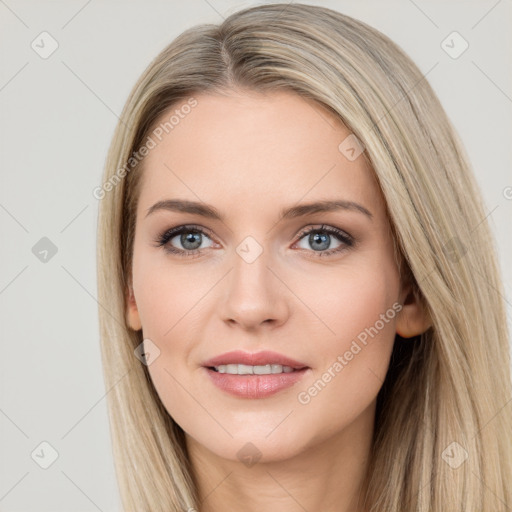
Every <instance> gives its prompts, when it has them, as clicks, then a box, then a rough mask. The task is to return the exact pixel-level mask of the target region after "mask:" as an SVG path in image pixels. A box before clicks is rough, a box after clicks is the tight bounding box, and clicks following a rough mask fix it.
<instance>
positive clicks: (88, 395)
mask: <svg viewBox="0 0 512 512" xmlns="http://www.w3.org/2000/svg"><path fill="white" fill-rule="evenodd" d="M257 3H262V2H237V1H227V0H208V1H206V0H191V1H188V2H177V1H169V0H167V1H158V0H151V1H144V2H143V1H138V2H135V1H131V2H126V1H125V2H121V1H113V0H108V1H105V0H104V1H102V2H99V1H97V0H96V1H91V0H89V1H69V0H67V1H52V2H49V1H39V2H37V1H30V2H29V1H24V2H22V1H18V0H5V1H3V0H0V48H1V54H0V57H1V66H0V108H1V117H0V148H1V170H0V172H1V188H0V228H1V234H2V250H1V251H0V258H1V260H0V269H1V274H0V315H1V318H0V326H1V335H2V356H1V358H0V364H1V371H0V379H1V388H0V389H1V394H0V434H1V435H0V461H1V462H0V463H1V471H0V510H2V511H38V512H44V511H50V510H51V511H71V510H72V511H96V510H101V511H114V510H120V501H119V497H118V493H117V487H116V483H115V478H114V471H113V462H112V455H111V449H110V438H109V432H108V423H107V411H106V404H105V389H104V383H103V377H102V373H101V361H100V351H99V336H98V321H97V303H96V298H95V297H96V276H95V272H96V270H95V256H96V255H95V245H96V241H95V236H96V221H97V207H98V202H97V200H96V199H95V198H94V197H93V195H92V191H93V189H94V188H95V187H96V186H98V185H99V184H100V182H101V172H102V168H103V164H104V160H105V156H106V152H107V148H108V145H109V143H110V139H111V136H112V134H113V130H114V126H115V123H116V121H117V116H118V115H119V114H120V112H121V109H122V106H123V104H124V102H125V100H126V98H127V95H128V93H129V90H130V89H131V87H132V85H133V84H134V83H135V81H136V79H137V78H138V76H139V75H140V73H141V72H142V71H143V70H144V68H145V67H146V66H147V64H148V63H149V62H150V60H151V59H152V58H153V57H154V56H156V54H157V53H158V52H159V51H160V50H161V49H162V48H163V47H164V46H165V45H167V44H168V43H169V42H170V41H171V40H172V39H173V38H174V37H175V36H177V35H178V34H179V33H180V32H182V31H183V30H184V29H185V28H188V27H189V26H192V25H195V24H198V23H204V22H210V23H218V22H220V21H221V20H222V18H224V17H226V16H227V15H229V14H231V13H232V12H234V11H236V10H238V9H239V8H242V7H247V6H250V5H256V4H257ZM306 3H310V4H316V5H323V6H326V7H331V8H334V9H337V10H339V11H341V12H343V13H346V14H349V15H351V16H354V17H356V18H358V19H360V20H362V21H365V22H367V23H369V24H370V25H372V26H374V27H375V28H377V29H379V30H381V31H382V32H384V33H385V34H387V35H389V36H390V37H391V38H392V39H393V40H394V41H396V42H397V43H398V44H399V45H400V46H402V48H404V49H405V50H406V52H407V53H408V54H409V55H410V56H411V57H412V58H413V60H414V61H415V62H416V63H417V65H418V66H419V67H420V69H421V70H422V71H423V72H424V73H427V79H428V80H429V81H430V83H431V84H432V86H433V87H434V89H435V90H436V92H437V93H438V95H439V97H440V99H441V101H442V103H443V105H444V107H445V109H446V110H447V112H448V114H449V116H450V117H451V119H452V120H453V122H454V124H455V126H456V128H457V129H458V131H459V133H460V135H461V138H462V140H463V142H464V144H465V146H466V148H467V151H468V152H469V156H470V158H471V161H472V164H473V166H474V168H475V172H476V175H477V179H478V181H479V183H480V185H481V187H482V190H483V195H484V199H485V201H486V205H487V212H488V217H489V220H490V221H491V224H492V226H493V229H494V232H495V236H496V239H497V241H498V244H499V250H500V259H501V265H502V268H503V271H504V281H505V287H506V294H507V297H508V304H507V308H508V313H509V315H508V316H509V320H510V311H511V310H512V306H511V297H512V294H511V284H512V268H511V265H510V261H511V259H510V257H511V254H512V242H511V237H510V235H509V236H506V233H509V231H508V230H509V229H510V226H509V227H507V224H509V225H510V219H511V218H512V175H511V172H510V169H511V160H512V157H511V139H510V136H511V133H512V130H511V124H512V116H511V111H512V99H511V98H512V77H511V67H510V64H509V63H510V62H512V58H511V57H512V55H511V53H512V44H511V35H510V30H509V25H510V20H511V13H512V5H511V2H510V0H498V1H496V0H492V1H485V0H483V1H462V0H459V1H445V0H437V1H426V0H415V1H412V0H400V1H394V2H392V1H381V0H378V1H377V0H376V1H364V0H363V1H361V0H359V1H322V2H306ZM43 31H47V32H48V33H49V34H51V37H52V38H53V39H55V40H56V41H57V43H58V48H57V50H56V51H55V52H54V53H53V54H52V55H50V56H49V57H48V58H46V59H44V58H42V57H41V56H40V54H39V53H37V52H36V51H35V50H34V49H33V48H32V47H31V44H32V42H33V41H34V40H35V43H34V44H37V43H38V41H39V43H38V44H39V45H40V46H41V45H42V43H41V42H40V39H41V38H40V37H38V36H39V34H41V32H43ZM453 31H457V32H458V33H460V34H461V36H462V37H463V38H464V39H465V40H466V41H467V42H468V44H469V48H468V49H467V51H465V52H464V53H463V54H462V55H460V56H459V57H458V58H453V55H452V56H450V55H448V54H447V53H446V51H445V50H444V49H443V47H442V41H443V40H445V39H446V38H447V36H449V35H450V34H451V33H452V32H453ZM44 37H48V36H44ZM452 40H453V37H452V38H451V39H448V44H450V45H451V46H453V47H454V48H453V49H452V50H450V51H451V52H452V54H453V52H455V51H457V50H458V49H460V48H461V46H460V44H461V43H462V42H461V41H457V40H453V41H454V42H453V43H451V42H450V41H452ZM45 41H46V42H45V43H44V47H45V48H46V50H48V49H49V48H50V40H49V39H46V40H45ZM445 44H446V43H445ZM39 51H42V49H40V50H39ZM507 220H508V223H507ZM43 237H47V238H48V239H49V240H50V241H51V243H52V244H54V246H55V247H56V248H57V253H56V254H55V255H53V256H52V253H51V251H50V252H49V253H48V254H47V256H46V260H47V261H46V262H43V261H41V260H40V259H39V258H40V257H43V256H42V255H40V256H39V258H38V257H36V254H34V252H33V247H34V246H36V249H38V250H34V251H35V252H36V253H38V251H41V250H43V249H44V248H45V247H47V245H48V241H42V242H41V241H40V240H41V239H42V238H43ZM38 243H39V244H42V245H36V244H38ZM45 244H46V245H45ZM41 247H42V249H41ZM507 263H508V264H507ZM482 286H485V284H483V283H482ZM509 324H510V322H509ZM44 441H45V442H47V443H49V444H50V445H51V446H52V447H53V449H54V450H56V452H57V453H58V458H57V459H56V460H55V462H54V463H53V464H52V465H51V466H50V467H48V469H43V468H41V467H40V464H44V463H45V462H46V463H49V462H51V448H49V447H48V446H46V445H42V446H41V445H40V443H42V442H44ZM34 450H35V452H34ZM32 453H34V455H33V458H32V455H31V454H32Z"/></svg>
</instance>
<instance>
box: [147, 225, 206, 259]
mask: <svg viewBox="0 0 512 512" xmlns="http://www.w3.org/2000/svg"><path fill="white" fill-rule="evenodd" d="M205 237H206V238H207V239H208V240H210V241H211V239H210V238H209V237H208V235H207V234H206V233H205V231H204V229H203V228H199V227H196V226H178V227H176V228H172V229H169V230H167V231H165V232H164V233H162V235H160V236H159V238H158V240H157V245H158V247H164V248H165V250H166V251H167V252H169V253H171V254H176V255H177V256H185V257H187V256H189V257H192V256H194V255H196V254H197V253H199V252H201V249H200V247H201V244H202V242H203V239H204V238H205ZM175 239H176V241H177V242H178V243H179V244H181V246H182V247H183V249H180V248H176V247H174V246H173V245H172V242H173V240H175ZM174 243H176V242H174ZM210 247H211V245H210Z"/></svg>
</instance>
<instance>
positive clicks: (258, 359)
mask: <svg viewBox="0 0 512 512" xmlns="http://www.w3.org/2000/svg"><path fill="white" fill-rule="evenodd" d="M236 363H239V364H247V365H251V366H260V365H261V366H262V365H265V364H280V365H283V366H291V367H292V368H293V369H294V370H301V369H302V368H308V365H307V364H304V363H301V362H300V361H295V360H294V359H291V358H289V357H286V356H284V355H283V354H279V353H278V352H272V351H270V350H264V351H261V352H254V353H251V352H244V351H242V350H234V351H232V352H226V353H225V354H221V355H220V356H217V357H214V358H212V359H209V360H208V361H205V362H204V363H203V366H205V367H207V368H208V367H212V366H219V365H221V364H236Z"/></svg>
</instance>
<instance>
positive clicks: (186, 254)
mask: <svg viewBox="0 0 512 512" xmlns="http://www.w3.org/2000/svg"><path fill="white" fill-rule="evenodd" d="M183 233H194V234H198V233H199V234H201V235H206V236H208V231H207V230H205V229H204V228H202V227H200V226H195V225H183V226H177V227H174V228H171V229H168V230H166V231H164V232H163V233H162V234H161V235H159V236H158V238H157V239H156V246H157V247H163V248H164V250H165V251H166V252H168V253H170V254H173V255H175V256H178V257H182V258H197V257H198V256H200V254H199V253H201V251H202V249H191V250H183V249H176V248H175V247H172V246H170V245H167V244H168V242H169V241H170V240H172V239H173V238H174V237H175V236H177V235H181V234H183ZM312 233H327V234H329V235H332V236H334V237H335V238H336V239H337V240H339V241H340V242H342V243H343V244H344V245H342V246H340V247H337V248H336V249H328V250H326V251H313V250H311V251H307V252H313V253H316V254H317V256H316V257H326V256H331V255H333V254H336V253H340V252H342V251H345V250H347V249H349V248H351V247H352V246H353V245H354V243H355V240H354V238H353V237H352V236H350V235H349V234H347V233H345V232H344V231H341V230H340V229H337V228H335V227H332V226H326V225H322V226H321V227H319V228H306V229H303V230H302V231H301V232H300V233H299V235H298V238H297V242H299V241H300V240H302V239H303V238H304V237H305V236H306V235H310V234H312ZM208 238H211V237H209V236H208ZM304 250H305V249H304Z"/></svg>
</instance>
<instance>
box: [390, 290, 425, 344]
mask: <svg viewBox="0 0 512 512" xmlns="http://www.w3.org/2000/svg"><path fill="white" fill-rule="evenodd" d="M401 304H403V307H402V309H401V311H400V313H399V314H398V316H397V319H396V324H395V326H396V332H397V334H398V335H399V336H401V337H402V338H412V337H414V336H418V335H419V334H423V333H424V332H425V331H426V330H428V329H429V327H431V325H432V321H431V319H430V316H429V314H428V312H427V309H426V307H425V305H424V304H423V301H422V300H421V297H420V294H419V293H418V291H417V290H416V289H414V287H413V286H412V285H408V286H407V287H405V288H404V289H402V293H401Z"/></svg>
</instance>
